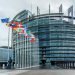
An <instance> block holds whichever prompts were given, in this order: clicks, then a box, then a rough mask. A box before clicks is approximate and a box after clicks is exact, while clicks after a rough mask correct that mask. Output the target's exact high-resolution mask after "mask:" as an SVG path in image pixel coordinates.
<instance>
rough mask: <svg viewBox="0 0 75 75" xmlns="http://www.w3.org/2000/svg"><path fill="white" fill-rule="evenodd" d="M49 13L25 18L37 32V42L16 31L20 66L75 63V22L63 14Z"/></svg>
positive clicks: (16, 52) (17, 54) (17, 55)
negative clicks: (67, 19)
mask: <svg viewBox="0 0 75 75" xmlns="http://www.w3.org/2000/svg"><path fill="white" fill-rule="evenodd" d="M49 15H50V14H48V15H47V16H46V15H43V16H41V15H39V16H35V17H34V18H32V19H31V20H30V19H28V20H26V19H23V20H22V23H24V24H27V25H28V28H29V29H30V30H31V32H32V33H33V34H34V35H35V36H36V38H37V41H36V42H35V44H31V43H29V41H28V39H25V38H23V37H22V35H21V36H20V35H18V34H15V33H14V32H13V35H14V36H13V37H15V38H13V39H15V40H14V41H15V44H13V47H14V49H15V63H16V66H17V64H18V67H20V68H21V67H24V66H25V67H28V66H32V65H37V64H40V65H42V64H46V65H47V64H49V65H50V66H51V65H54V64H57V65H58V64H59V63H60V64H62V65H63V64H65V63H67V62H70V65H71V62H73V65H74V64H75V63H74V61H75V25H74V24H71V23H69V22H67V21H65V20H63V19H60V18H57V19H56V17H55V18H54V17H53V18H52V17H50V16H51V15H52V14H51V15H50V16H49ZM54 15H56V14H54ZM58 15H59V13H58ZM14 41H13V42H14ZM68 65H69V64H68Z"/></svg>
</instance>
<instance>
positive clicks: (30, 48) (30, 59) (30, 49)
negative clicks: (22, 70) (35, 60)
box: [30, 42, 31, 68]
mask: <svg viewBox="0 0 75 75" xmlns="http://www.w3.org/2000/svg"><path fill="white" fill-rule="evenodd" d="M30 68H31V42H30Z"/></svg>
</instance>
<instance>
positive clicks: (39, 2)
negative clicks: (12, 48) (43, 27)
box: [0, 0, 75, 46]
mask: <svg viewBox="0 0 75 75" xmlns="http://www.w3.org/2000/svg"><path fill="white" fill-rule="evenodd" d="M49 3H50V6H51V12H58V11H59V10H58V8H59V6H60V5H61V4H62V5H63V12H64V13H66V14H67V9H68V8H69V7H70V6H71V5H73V6H74V7H75V5H74V4H75V0H0V18H5V17H10V19H13V17H14V16H15V15H16V14H17V13H19V12H20V11H22V10H25V9H27V10H30V11H31V6H32V12H33V13H35V14H36V7H37V6H39V8H40V13H41V14H42V13H48V6H49ZM74 9H75V8H74ZM10 33H11V32H10ZM7 45H8V27H7V26H6V25H5V24H2V23H1V22H0V46H7ZM10 45H11V34H10Z"/></svg>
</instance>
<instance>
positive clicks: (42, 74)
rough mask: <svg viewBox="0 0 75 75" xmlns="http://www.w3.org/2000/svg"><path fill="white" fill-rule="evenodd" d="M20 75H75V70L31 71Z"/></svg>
mask: <svg viewBox="0 0 75 75" xmlns="http://www.w3.org/2000/svg"><path fill="white" fill-rule="evenodd" d="M18 75H75V70H31V71H28V72H25V73H22V74H18Z"/></svg>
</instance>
